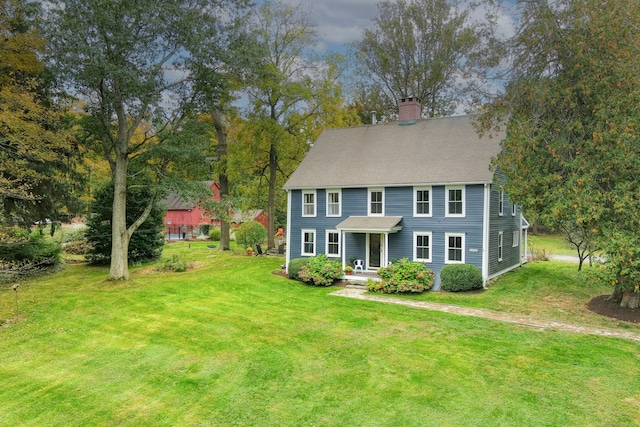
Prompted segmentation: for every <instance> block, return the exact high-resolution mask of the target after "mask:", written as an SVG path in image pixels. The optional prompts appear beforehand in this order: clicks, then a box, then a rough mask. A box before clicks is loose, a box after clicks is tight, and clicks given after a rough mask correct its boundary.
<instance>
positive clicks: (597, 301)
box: [587, 295, 640, 323]
mask: <svg viewBox="0 0 640 427" xmlns="http://www.w3.org/2000/svg"><path fill="white" fill-rule="evenodd" d="M609 297H610V295H599V296H597V297H595V298H593V299H592V300H591V301H589V302H588V303H587V308H588V309H589V310H591V311H593V312H594V313H597V314H599V315H601V316H606V317H610V318H612V319H617V320H622V321H623V322H629V323H640V309H635V310H632V309H630V308H622V307H620V304H619V303H615V302H613V301H609V300H608V298H609Z"/></svg>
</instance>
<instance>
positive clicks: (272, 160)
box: [267, 142, 278, 249]
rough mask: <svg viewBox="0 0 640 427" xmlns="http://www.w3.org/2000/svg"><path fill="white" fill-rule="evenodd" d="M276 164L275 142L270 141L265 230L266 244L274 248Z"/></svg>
mask: <svg viewBox="0 0 640 427" xmlns="http://www.w3.org/2000/svg"><path fill="white" fill-rule="evenodd" d="M277 166H278V154H277V153H276V144H275V142H271V147H270V149H269V203H268V215H269V222H268V224H269V227H268V230H267V246H268V248H269V249H271V248H275V246H276V245H275V238H274V235H275V218H276V177H277V172H278V169H277Z"/></svg>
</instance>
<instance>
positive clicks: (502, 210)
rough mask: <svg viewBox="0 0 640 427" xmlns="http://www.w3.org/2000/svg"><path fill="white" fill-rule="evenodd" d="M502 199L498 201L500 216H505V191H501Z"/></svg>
mask: <svg viewBox="0 0 640 427" xmlns="http://www.w3.org/2000/svg"><path fill="white" fill-rule="evenodd" d="M499 197H500V198H499V199H498V215H500V216H502V215H504V190H503V189H500V196H499Z"/></svg>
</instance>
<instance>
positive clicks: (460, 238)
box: [444, 233, 464, 264]
mask: <svg viewBox="0 0 640 427" xmlns="http://www.w3.org/2000/svg"><path fill="white" fill-rule="evenodd" d="M444 238H445V242H446V244H447V247H446V252H445V258H444V262H445V263H446V264H455V263H457V264H464V234H462V233H445V235H444Z"/></svg>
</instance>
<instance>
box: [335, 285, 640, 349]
mask: <svg viewBox="0 0 640 427" xmlns="http://www.w3.org/2000/svg"><path fill="white" fill-rule="evenodd" d="M331 295H334V296H340V297H347V298H356V299H361V300H367V301H375V302H384V303H387V304H396V305H404V306H407V307H413V308H421V309H425V310H434V311H442V312H445V313H451V314H457V315H460V316H472V317H481V318H483V319H490V320H496V321H499V322H507V323H513V324H516V325H522V326H527V327H530V328H538V329H541V330H553V329H555V330H558V331H564V332H572V333H576V334H589V335H599V336H603V337H612V338H622V339H627V340H632V341H639V342H640V333H636V332H626V331H618V330H613V329H604V328H596V327H590V326H578V325H572V324H569V323H562V322H557V321H555V320H544V319H536V318H534V317H530V316H526V315H523V314H514V313H505V312H500V311H493V310H487V309H484V308H472V307H462V306H458V305H452V304H440V303H434V302H427V301H411V300H405V299H400V298H393V297H386V296H380V295H371V294H367V293H366V289H362V288H356V287H346V288H343V289H340V290H339V291H336V292H334V293H332V294H331Z"/></svg>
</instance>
